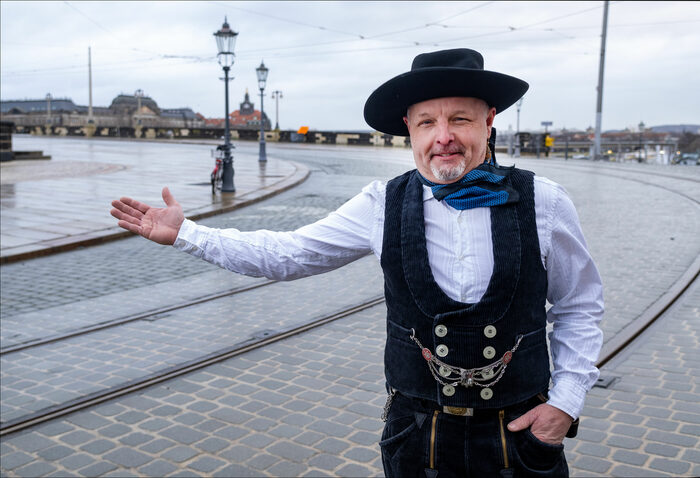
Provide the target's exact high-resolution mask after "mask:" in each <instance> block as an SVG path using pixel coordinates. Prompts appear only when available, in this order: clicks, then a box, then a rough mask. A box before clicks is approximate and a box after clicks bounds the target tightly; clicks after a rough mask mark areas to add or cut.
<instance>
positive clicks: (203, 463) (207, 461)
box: [187, 456, 226, 473]
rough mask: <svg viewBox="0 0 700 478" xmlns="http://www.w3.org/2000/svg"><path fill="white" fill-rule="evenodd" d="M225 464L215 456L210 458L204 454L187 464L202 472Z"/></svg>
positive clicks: (208, 471)
mask: <svg viewBox="0 0 700 478" xmlns="http://www.w3.org/2000/svg"><path fill="white" fill-rule="evenodd" d="M225 464H226V462H225V461H222V460H217V459H216V458H212V457H210V456H205V457H202V458H200V459H198V460H196V461H194V462H192V463H190V464H189V465H187V466H188V467H190V468H192V469H194V470H197V471H199V472H202V473H210V472H212V471H214V470H216V469H217V468H221V467H222V466H224V465H225Z"/></svg>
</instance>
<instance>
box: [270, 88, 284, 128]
mask: <svg viewBox="0 0 700 478" xmlns="http://www.w3.org/2000/svg"><path fill="white" fill-rule="evenodd" d="M272 97H273V98H274V99H275V131H279V130H280V98H284V96H282V92H281V91H280V90H275V91H273V92H272Z"/></svg>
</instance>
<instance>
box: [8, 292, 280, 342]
mask: <svg viewBox="0 0 700 478" xmlns="http://www.w3.org/2000/svg"><path fill="white" fill-rule="evenodd" d="M277 282H279V281H276V280H267V281H264V282H261V283H258V284H252V285H249V286H243V287H235V288H233V289H229V290H227V291H224V292H217V293H214V294H209V295H205V296H202V297H198V298H196V299H191V300H188V301H185V302H181V303H179V304H174V305H169V306H166V307H159V308H157V309H153V310H149V311H146V312H140V313H138V314H131V315H127V316H124V317H119V318H116V319H112V320H108V321H105V322H99V323H96V324H90V325H86V326H84V327H80V328H77V329H73V330H69V331H67V332H64V333H59V334H54V335H49V336H46V337H40V338H36V339H31V340H26V341H24V342H20V343H18V344H15V345H9V346H7V347H2V348H0V356H2V355H6V354H10V353H13V352H20V351H22V350H27V349H32V348H35V347H39V346H41V345H46V344H50V343H54V342H60V341H62V340H66V339H70V338H74V337H79V336H82V335H87V334H91V333H93V332H97V331H100V330H105V329H109V328H112V327H118V326H120V325H124V324H128V323H130V322H136V321H138V320H148V318H149V317H154V316H156V315H160V314H164V313H166V312H172V311H175V310H181V309H186V308H188V307H192V306H194V305H199V304H204V303H206V302H211V301H213V300H217V299H221V298H223V297H229V296H232V295H236V294H240V293H242V292H248V291H251V290H255V289H259V288H261V287H265V286H268V285H272V284H276V283H277Z"/></svg>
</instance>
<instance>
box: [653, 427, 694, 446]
mask: <svg viewBox="0 0 700 478" xmlns="http://www.w3.org/2000/svg"><path fill="white" fill-rule="evenodd" d="M647 439H648V440H651V441H658V442H661V443H666V444H668V445H678V446H682V447H692V446H695V445H696V444H697V442H698V439H697V438H693V437H690V436H688V435H679V434H677V433H667V432H662V431H659V430H651V431H649V433H648V434H647Z"/></svg>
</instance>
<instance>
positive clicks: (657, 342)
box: [0, 140, 700, 476]
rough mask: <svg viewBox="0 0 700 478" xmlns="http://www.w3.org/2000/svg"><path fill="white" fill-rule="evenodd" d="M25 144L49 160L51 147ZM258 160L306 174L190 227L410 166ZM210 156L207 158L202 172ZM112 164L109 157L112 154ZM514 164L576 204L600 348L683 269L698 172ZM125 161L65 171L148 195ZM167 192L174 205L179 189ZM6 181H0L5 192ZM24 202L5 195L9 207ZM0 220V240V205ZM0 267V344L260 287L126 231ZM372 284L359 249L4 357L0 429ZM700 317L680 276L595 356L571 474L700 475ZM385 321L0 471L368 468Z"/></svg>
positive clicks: (237, 371)
mask: <svg viewBox="0 0 700 478" xmlns="http://www.w3.org/2000/svg"><path fill="white" fill-rule="evenodd" d="M45 141H51V140H45ZM65 141H70V140H65ZM115 143H118V142H115ZM100 144H102V143H100ZM159 146H160V145H154V147H159ZM167 146H169V147H172V148H174V149H176V148H175V146H173V145H167ZM180 146H182V145H180ZM94 147H95V146H93V148H94ZM101 147H102V146H100V148H101ZM149 147H150V146H149ZM182 147H183V148H190V147H193V145H185V146H182ZM206 148H207V147H204V151H205V152H206V154H207V155H208V150H207V149H206ZM256 148H257V145H256V144H254V143H242V144H240V145H237V154H240V158H242V159H243V158H246V157H250V158H251V159H252V160H255V151H256ZM27 149H29V148H27ZM32 149H44V150H45V151H46V152H48V153H49V154H52V153H51V151H49V150H48V148H32ZM188 151H189V149H188ZM268 155H269V156H270V158H271V164H272V160H279V161H280V163H282V161H291V162H294V163H296V164H300V165H303V167H306V168H308V169H309V170H310V172H311V175H310V177H309V179H308V180H306V181H305V182H303V183H302V184H300V185H298V186H296V187H294V188H293V189H291V190H288V191H286V192H283V193H281V194H280V195H278V196H275V197H272V198H270V199H267V200H265V201H262V202H259V203H256V204H253V205H250V206H247V207H245V208H242V209H239V210H236V211H233V212H229V213H226V214H222V215H219V216H214V217H210V218H207V219H203V220H201V221H200V222H201V223H203V224H207V225H211V226H216V227H237V228H239V229H257V228H267V229H273V230H275V229H276V230H285V229H292V228H295V227H298V226H300V225H303V224H305V223H308V222H310V221H313V220H315V219H318V218H320V217H323V216H324V215H326V214H327V213H328V212H330V211H332V210H333V209H335V208H336V207H337V206H338V205H340V204H342V202H344V201H345V200H347V199H349V198H350V197H352V196H353V195H354V194H355V193H357V192H358V191H359V189H360V188H361V187H362V186H363V185H365V184H367V183H368V182H370V181H371V180H372V179H386V178H390V177H393V176H394V175H396V174H399V173H401V172H403V171H405V170H406V169H408V168H410V167H411V159H410V152H409V151H407V150H402V149H395V148H394V149H389V148H387V149H383V148H374V147H367V148H363V147H330V146H322V145H315V146H305V145H284V146H283V145H274V144H268ZM237 157H238V156H237ZM115 158H116V156H115ZM378 158H381V160H378ZM210 159H211V158H210V157H208V156H207V159H206V160H205V162H206V163H207V167H206V168H204V171H205V173H206V174H208V172H207V171H208V164H209V162H212V161H210ZM52 161H53V160H52ZM102 161H105V162H109V161H106V160H104V159H101V160H100V164H101V163H102ZM501 162H502V163H508V162H509V161H508V160H506V159H502V160H501ZM110 164H116V165H119V164H120V163H119V161H118V160H116V159H113V160H112V161H111V162H110ZM237 164H238V163H237ZM518 165H519V166H521V167H524V168H526V169H532V170H535V171H536V172H537V173H538V174H541V175H544V176H547V177H549V178H551V179H553V180H555V181H557V182H560V183H561V184H563V185H564V186H565V187H566V188H567V190H568V191H569V193H570V195H571V196H572V198H573V200H574V203H575V204H576V206H577V209H578V212H579V215H580V217H581V221H582V226H583V229H584V233H585V235H586V238H587V241H588V243H589V247H590V250H591V252H592V254H593V256H594V258H595V259H596V261H597V264H598V267H599V269H600V271H601V275H602V277H603V281H604V284H605V298H606V309H607V313H606V317H605V319H604V322H603V329H604V331H605V333H606V342H608V341H609V340H611V338H614V337H615V336H616V335H617V334H619V333H621V332H623V331H624V330H625V329H626V328H627V327H629V326H630V324H631V323H632V322H633V321H634V319H636V318H637V317H639V316H640V315H641V314H643V313H644V312H645V311H646V310H648V309H649V307H651V306H653V305H654V304H655V303H657V302H658V301H659V300H663V297H664V294H665V293H667V292H668V291H669V290H670V289H672V288H673V287H674V285H675V284H676V283H677V281H678V280H679V279H680V278H681V277H682V276H683V274H684V273H686V272H687V271H688V269H689V268H692V267H696V268H697V260H698V256H699V255H700V244H699V243H698V241H697V237H700V208H699V207H698V200H700V188H698V184H699V179H700V174H699V173H698V171H696V170H695V169H694V168H680V169H679V168H678V167H661V166H646V165H631V164H610V163H593V164H591V163H586V162H582V161H568V162H564V161H563V160H556V159H550V160H546V161H545V160H532V159H528V160H526V159H522V160H518ZM132 166H133V167H132V168H131V169H129V168H126V169H115V170H113V171H112V172H104V170H102V172H100V173H99V174H96V175H89V176H87V175H86V176H81V177H79V178H76V177H74V178H72V179H71V181H75V182H80V181H82V182H83V183H86V185H87V184H90V183H92V182H94V181H93V179H95V178H98V177H100V176H102V175H103V176H111V175H119V174H121V175H127V176H128V175H129V174H131V173H129V171H133V172H134V174H133V175H132V179H131V181H129V180H127V178H122V180H123V182H122V184H121V187H124V186H125V185H130V183H131V182H137V184H138V186H137V187H138V188H140V189H138V190H137V191H136V192H135V193H131V192H130V191H128V190H127V191H124V190H119V191H118V192H116V189H119V188H118V187H116V188H115V189H110V190H109V191H108V192H112V191H114V192H115V195H116V196H119V195H125V194H128V195H132V194H133V195H135V196H136V197H138V198H140V199H142V198H144V197H143V196H140V195H139V193H140V192H143V193H146V191H148V192H147V194H148V195H149V197H154V199H157V200H159V197H157V194H158V193H159V191H160V187H161V185H162V184H163V183H162V181H160V179H161V178H160V176H158V175H152V176H148V175H147V179H145V180H144V181H143V182H138V181H139V180H138V179H136V178H140V177H143V175H142V174H136V173H137V172H138V169H137V166H135V165H132ZM255 166H257V165H255ZM100 167H101V166H100ZM237 167H238V166H237ZM242 167H243V166H241V168H242ZM4 171H5V170H4V169H3V175H4ZM200 174H201V173H200ZM192 177H193V176H192V175H191V174H190V176H189V177H188V178H187V179H191V178H192ZM205 178H206V175H205ZM4 180H5V179H3V181H4ZM65 180H67V179H66V178H64V179H56V180H51V181H55V182H60V181H65ZM205 180H206V179H205ZM102 181H103V182H102V183H100V184H101V185H103V184H107V183H109V182H110V181H109V179H103V180H102ZM181 181H182V180H181ZM40 182H43V181H40ZM191 182H192V183H194V182H195V181H191ZM172 184H174V183H172ZM93 186H94V185H93ZM117 186H118V185H117ZM237 186H238V183H237ZM85 187H86V188H87V187H88V186H85ZM129 187H135V186H133V185H130V186H129ZM179 187H180V188H181V189H182V190H183V191H186V190H187V191H189V187H191V188H192V193H193V194H194V195H195V198H201V197H202V195H201V194H200V195H197V193H196V191H197V189H196V188H200V192H203V193H205V196H206V195H207V194H209V193H210V192H209V191H208V189H207V188H206V187H205V186H188V183H184V184H182V185H181V186H179ZM202 188H203V190H201V189H202ZM98 189H99V188H97V187H94V190H95V194H103V192H101V191H100V192H99V193H98V192H96V191H97V190H98ZM171 189H172V190H174V193H175V194H176V198H177V199H178V200H179V201H180V202H181V203H182V204H183V206H185V207H188V204H187V200H188V199H189V198H184V199H183V197H184V196H186V194H185V195H178V192H177V190H176V189H174V188H173V187H171ZM4 191H5V184H3V200H4ZM20 191H26V190H20ZM104 194H106V193H104ZM180 196H183V197H180ZM208 197H209V199H211V196H210V194H209V196H208ZM111 198H112V197H109V198H108V199H107V201H106V202H105V201H103V204H108V203H109V199H111ZM145 199H146V200H151V199H148V198H145ZM21 201H22V199H21V194H17V195H16V196H15V203H16V204H20V205H21ZM193 205H195V206H196V205H197V203H194V204H193ZM18 209H19V208H18ZM104 212H107V213H108V206H106V207H105V209H104V211H103V213H104ZM2 213H3V222H2V232H3V238H4V237H5V236H4V234H5V230H6V229H7V226H6V223H5V210H4V209H3V212H2ZM0 274H1V277H2V284H3V287H2V317H1V320H2V328H1V330H2V344H1V345H2V347H3V348H5V347H10V346H13V345H17V344H19V343H22V342H26V341H31V340H35V339H37V338H40V337H46V336H49V335H52V334H56V333H61V332H65V331H67V330H75V329H76V328H81V327H86V326H90V325H91V324H96V323H100V322H105V321H109V320H114V319H118V318H120V317H125V316H128V315H129V314H137V313H139V312H144V311H147V310H155V309H157V308H159V307H163V306H167V305H170V304H173V303H176V302H182V301H185V300H188V299H191V298H196V297H201V296H203V295H206V294H210V293H215V292H218V291H225V290H229V289H231V288H237V287H245V286H249V285H255V284H260V283H261V279H253V278H245V277H241V276H236V275H234V274H231V273H227V272H225V271H221V270H219V269H218V268H216V267H214V266H211V265H209V264H206V263H203V262H200V261H197V260H196V259H193V258H191V257H189V256H187V255H185V254H182V253H179V252H177V251H175V250H173V249H172V248H167V247H161V246H157V245H154V244H150V243H148V242H147V241H145V240H142V239H141V238H136V237H134V238H129V239H124V240H120V241H117V242H112V243H108V244H102V245H98V246H94V247H88V248H84V249H78V250H73V251H70V252H65V253H61V254H56V255H52V256H47V257H39V258H36V259H32V260H28V261H21V262H16V263H11V264H4V265H2V267H0ZM6 285H7V287H6ZM381 293H382V284H381V273H380V270H379V267H378V264H377V261H376V258H374V257H371V256H369V257H366V258H363V259H361V260H359V261H357V262H356V263H354V264H352V265H350V266H348V267H346V268H343V269H340V270H338V271H335V272H332V273H329V274H324V275H322V276H317V277H313V278H308V279H302V280H299V281H294V282H291V283H278V284H272V285H269V286H264V287H261V288H258V289H255V290H251V291H248V292H245V293H243V294H240V295H236V296H231V297H229V298H225V299H221V300H218V301H215V302H209V303H207V304H201V305H199V306H196V307H195V308H193V309H191V310H189V311H188V312H184V311H181V312H176V313H172V314H163V315H165V316H163V317H158V318H157V320H151V321H149V320H144V321H138V322H134V323H131V324H129V326H123V327H119V328H118V329H114V330H111V331H103V332H95V333H93V334H88V335H85V336H80V337H75V338H72V339H70V340H67V341H64V342H59V343H55V344H47V345H45V346H41V347H37V348H33V349H27V350H25V351H20V352H13V353H8V354H5V355H4V356H3V361H2V413H1V414H2V420H3V422H4V421H6V420H9V419H11V417H16V416H18V414H19V415H21V414H22V413H26V412H29V411H36V410H38V409H41V408H42V407H43V406H46V405H47V404H48V403H57V402H60V401H62V400H66V399H70V398H71V397H75V396H76V394H80V393H85V392H86V391H89V390H91V389H94V388H95V387H100V386H102V387H108V386H111V385H114V384H119V383H123V382H125V381H128V380H131V379H133V378H134V377H138V376H139V375H143V374H145V373H150V372H152V371H154V370H157V369H158V368H159V367H162V366H164V365H165V364H172V363H175V362H177V361H181V360H185V359H187V358H190V357H194V356H196V355H197V354H202V353H205V352H207V351H210V350H212V349H215V348H217V347H220V346H222V345H224V344H226V343H230V342H236V341H239V340H242V339H245V338H247V337H250V336H251V335H254V334H256V333H258V332H260V331H261V330H266V329H267V330H274V329H277V328H280V327H282V326H284V324H294V323H299V322H303V321H305V320H308V319H309V318H311V317H315V316H319V315H323V314H325V313H327V312H331V311H334V310H338V309H340V308H342V307H343V306H344V305H347V304H351V303H354V302H357V301H359V300H361V299H363V298H369V297H372V296H377V295H381ZM699 310H700V296H699V294H698V290H697V285H693V286H691V288H690V289H689V290H688V292H686V294H685V295H684V296H683V298H682V300H681V301H680V302H679V303H678V304H677V305H674V306H673V307H672V308H671V309H670V310H669V311H668V312H667V314H666V315H665V316H664V318H663V321H662V323H661V324H659V325H657V326H655V327H652V328H651V329H650V330H649V331H648V332H646V333H645V334H644V335H643V336H642V337H641V338H640V339H639V340H638V341H637V342H636V343H635V344H634V345H633V347H632V348H631V349H630V350H629V351H628V352H627V353H626V354H623V355H622V356H619V357H618V358H617V359H615V360H613V361H611V362H610V363H609V364H608V365H607V366H606V367H604V369H603V373H604V375H610V376H611V377H612V378H613V379H614V380H613V383H612V385H610V386H609V387H608V388H606V389H603V388H594V390H593V391H592V392H591V393H590V394H589V398H588V400H587V405H586V408H585V409H584V414H583V417H582V425H581V429H580V432H579V436H578V438H576V439H573V440H569V439H567V441H566V443H565V444H566V451H567V458H568V460H569V463H570V465H571V470H572V475H573V476H697V475H699V474H700V452H698V446H699V445H698V443H699V440H700V428H699V426H698V424H699V423H700V407H698V405H697V404H698V403H700V389H699V388H698V383H697V378H698V373H697V370H698V368H699V367H698V366H697V365H698V359H697V350H698V346H699V345H700V344H699V342H700V336H699V332H700V331H699V330H698V324H699V323H700V322H698V318H699V317H698V315H699V312H698V311H699ZM384 313H385V309H384V306H383V305H379V306H375V307H373V308H371V309H368V310H365V311H364V312H360V313H357V314H354V315H352V316H349V317H347V318H344V319H341V320H338V321H336V322H333V323H331V324H328V325H324V326H322V327H319V328H317V329H314V330H311V331H308V332H305V333H303V334H300V335H297V336H294V337H290V338H288V339H285V340H283V341H280V342H277V343H274V344H271V345H268V346H266V347H265V348H263V349H259V350H256V351H253V352H248V353H245V354H243V355H241V356H238V357H235V358H232V359H229V360H226V361H224V362H221V363H220V364H217V365H212V366H209V367H207V368H204V369H202V370H200V371H198V372H193V373H191V374H189V375H186V376H184V377H181V378H176V379H172V380H169V381H167V382H164V383H162V384H160V385H156V386H153V387H150V388H148V389H146V390H144V391H141V392H138V393H134V394H131V395H129V396H126V397H122V398H118V399H114V400H112V401H110V402H107V403H104V404H101V405H97V406H95V407H92V408H90V409H88V410H85V411H81V412H77V413H75V414H73V415H69V416H66V417H64V418H61V419H56V420H54V421H52V422H48V423H46V424H43V425H39V426H36V427H33V428H31V429H28V430H26V431H23V432H19V433H16V434H11V435H8V436H4V437H2V439H1V442H2V443H1V444H0V448H1V450H0V460H1V462H2V465H0V470H1V471H2V474H3V476H40V475H45V476H131V475H135V476H201V475H211V476H301V475H304V476H329V475H331V476H379V475H381V474H382V471H381V463H380V461H379V449H378V445H377V441H378V438H379V434H380V431H381V426H382V423H381V421H380V420H379V415H380V413H381V406H382V405H383V403H384V399H385V393H384V388H383V371H382V366H381V363H382V354H383V351H382V346H383V340H384V333H385V332H384V324H383V318H384ZM158 342H162V346H160V347H159V346H158V345H156V343H158ZM91 387H92V388H91Z"/></svg>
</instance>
